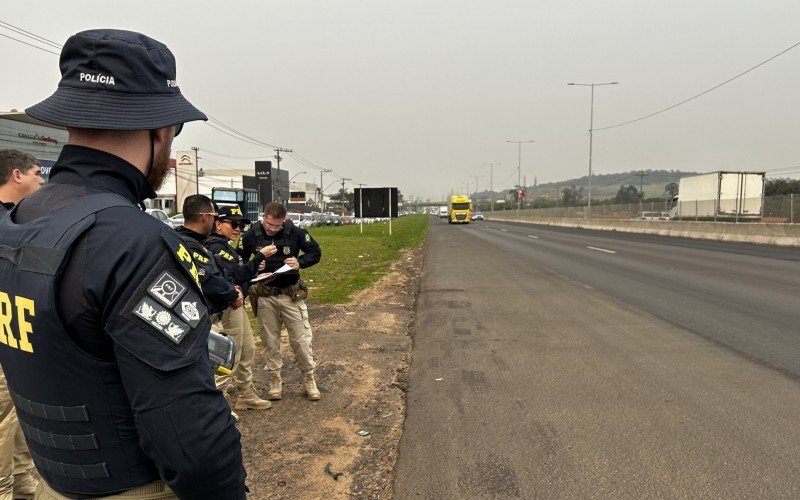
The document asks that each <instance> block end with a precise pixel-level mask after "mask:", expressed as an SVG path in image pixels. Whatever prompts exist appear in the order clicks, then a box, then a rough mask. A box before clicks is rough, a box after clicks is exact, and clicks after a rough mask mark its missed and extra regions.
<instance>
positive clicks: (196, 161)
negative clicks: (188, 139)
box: [192, 146, 200, 194]
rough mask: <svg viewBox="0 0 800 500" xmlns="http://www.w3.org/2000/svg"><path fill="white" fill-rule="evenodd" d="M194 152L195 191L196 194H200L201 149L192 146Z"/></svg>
mask: <svg viewBox="0 0 800 500" xmlns="http://www.w3.org/2000/svg"><path fill="white" fill-rule="evenodd" d="M192 150H194V156H195V158H194V189H195V194H200V148H198V147H195V146H192Z"/></svg>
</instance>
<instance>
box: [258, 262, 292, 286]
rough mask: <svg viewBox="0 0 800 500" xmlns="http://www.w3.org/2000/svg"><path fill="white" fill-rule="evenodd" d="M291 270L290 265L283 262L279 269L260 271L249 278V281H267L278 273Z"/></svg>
mask: <svg viewBox="0 0 800 500" xmlns="http://www.w3.org/2000/svg"><path fill="white" fill-rule="evenodd" d="M289 271H292V266H290V265H288V264H284V265H283V266H281V267H280V268H279V269H277V270H275V271H273V272H271V273H261V274H259V275H258V276H256V277H255V278H253V279H251V280H250V283H269V282H270V281H272V280H273V279H275V278H276V277H277V276H278V275H279V274H283V273H286V272H289Z"/></svg>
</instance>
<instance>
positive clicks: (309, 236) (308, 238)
mask: <svg viewBox="0 0 800 500" xmlns="http://www.w3.org/2000/svg"><path fill="white" fill-rule="evenodd" d="M309 241H311V235H310V234H308V233H306V243H308V242H309Z"/></svg>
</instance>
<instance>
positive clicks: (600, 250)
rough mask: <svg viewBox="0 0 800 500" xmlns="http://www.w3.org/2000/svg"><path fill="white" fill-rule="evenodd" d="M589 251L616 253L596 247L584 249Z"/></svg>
mask: <svg viewBox="0 0 800 500" xmlns="http://www.w3.org/2000/svg"><path fill="white" fill-rule="evenodd" d="M586 248H588V249H590V250H597V251H598V252H605V253H617V252H615V251H614V250H606V249H605V248H597V247H586Z"/></svg>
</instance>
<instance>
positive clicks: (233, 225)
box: [220, 220, 246, 229]
mask: <svg viewBox="0 0 800 500" xmlns="http://www.w3.org/2000/svg"><path fill="white" fill-rule="evenodd" d="M220 222H225V223H228V224H230V225H231V229H244V227H245V226H246V224H245V223H244V222H234V221H232V220H222V221H220Z"/></svg>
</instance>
